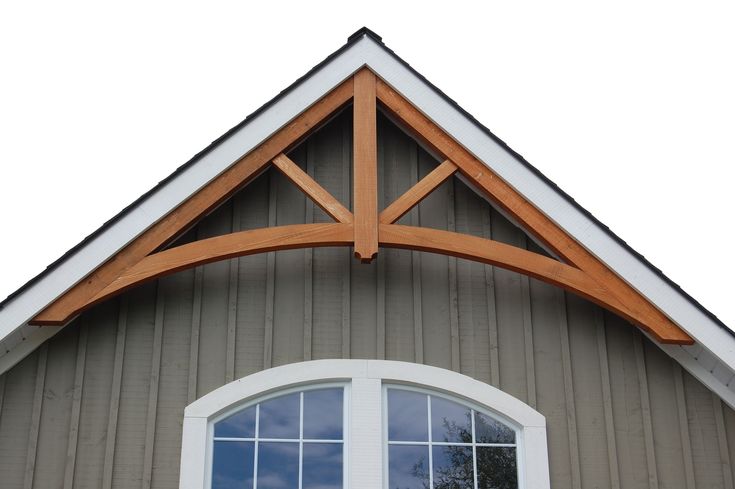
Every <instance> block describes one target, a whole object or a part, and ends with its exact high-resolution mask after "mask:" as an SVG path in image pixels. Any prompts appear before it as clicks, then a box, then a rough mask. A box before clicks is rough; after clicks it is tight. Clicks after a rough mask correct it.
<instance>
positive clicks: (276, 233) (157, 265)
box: [88, 223, 353, 307]
mask: <svg viewBox="0 0 735 489" xmlns="http://www.w3.org/2000/svg"><path fill="white" fill-rule="evenodd" d="M352 243H353V226H352V224H342V223H339V224H334V223H326V224H294V225H291V226H276V227H272V228H261V229H253V230H249V231H240V232H237V233H232V234H226V235H224V236H216V237H214V238H208V239H203V240H201V241H194V242H193V243H188V244H185V245H181V246H177V247H176V248H171V249H168V250H165V251H161V252H159V253H156V254H154V255H150V256H148V257H146V258H144V259H143V260H141V261H140V262H139V263H138V264H136V265H135V266H133V267H132V268H130V269H129V270H126V271H125V272H124V273H123V274H122V275H121V276H120V277H118V278H117V279H116V280H115V281H113V282H112V283H111V284H109V285H108V286H107V287H105V288H104V289H102V290H101V291H100V292H99V293H98V294H97V295H96V296H94V297H93V298H92V300H90V301H89V305H88V307H91V306H92V305H94V304H96V303H98V302H100V301H103V300H105V299H108V298H110V297H112V296H113V295H117V294H119V293H121V292H123V291H125V290H127V289H129V288H131V287H134V286H136V285H140V284H142V283H144V282H148V281H149V280H153V279H155V278H158V277H163V276H165V275H170V274H172V273H174V272H177V271H180V270H185V269H187V268H192V267H195V266H197V265H204V264H206V263H212V262H215V261H220V260H226V259H228V258H235V257H238V256H246V255H254V254H256V253H266V252H269V251H278V250H291V249H295V248H312V247H324V246H350V245H352Z"/></svg>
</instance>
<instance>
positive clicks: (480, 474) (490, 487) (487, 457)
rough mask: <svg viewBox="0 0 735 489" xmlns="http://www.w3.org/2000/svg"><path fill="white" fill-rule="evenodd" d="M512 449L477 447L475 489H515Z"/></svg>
mask: <svg viewBox="0 0 735 489" xmlns="http://www.w3.org/2000/svg"><path fill="white" fill-rule="evenodd" d="M517 487H518V469H517V468H516V449H515V448H513V447H477V489H517Z"/></svg>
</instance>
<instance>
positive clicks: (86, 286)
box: [32, 80, 377, 325]
mask: <svg viewBox="0 0 735 489" xmlns="http://www.w3.org/2000/svg"><path fill="white" fill-rule="evenodd" d="M352 89H353V83H352V80H347V81H346V82H344V83H342V84H341V85H339V86H338V87H336V88H335V89H334V90H332V91H331V92H330V93H329V94H327V95H326V96H324V97H323V98H322V99H321V100H319V101H318V102H316V103H315V104H314V105H312V106H311V107H310V108H309V109H307V110H306V111H305V112H303V113H302V114H301V115H299V116H298V117H296V118H295V119H293V120H292V121H291V122H289V123H288V124H287V125H286V126H284V127H283V128H282V129H280V130H279V131H278V132H276V133H275V134H274V135H272V136H271V137H270V138H268V139H267V140H266V141H265V142H263V143H262V144H261V145H260V146H258V147H257V148H256V149H254V150H252V151H251V152H249V153H248V154H247V155H245V156H243V157H242V158H241V159H240V160H238V161H237V162H235V163H234V164H233V165H232V166H231V167H230V168H229V169H227V170H226V171H225V172H223V173H222V174H220V175H219V176H218V177H217V178H215V179H214V180H212V181H211V182H210V183H209V184H207V185H206V186H205V187H203V188H202V189H201V190H199V191H198V192H197V193H196V194H194V195H193V196H192V197H190V198H189V199H188V200H186V201H185V202H183V203H182V204H181V205H180V206H179V207H177V208H176V209H175V210H173V211H172V212H171V213H169V214H168V215H167V216H166V217H164V218H163V219H161V220H159V221H158V222H157V223H156V224H154V225H153V226H151V227H150V228H149V229H148V230H146V231H145V232H144V233H143V234H142V235H140V236H139V237H138V238H136V239H135V240H134V241H132V242H131V243H130V244H129V245H127V246H126V247H125V248H123V249H122V250H121V251H119V252H118V253H117V254H115V256H113V257H112V258H110V259H109V260H108V261H107V262H106V263H105V264H103V265H101V266H100V267H98V268H97V269H96V270H95V271H93V272H92V273H91V274H89V275H88V276H87V277H85V278H84V279H83V280H82V281H80V282H79V283H78V284H77V285H75V286H74V287H72V288H71V289H70V290H69V291H67V292H66V293H65V294H64V295H62V296H61V297H59V298H58V299H56V300H55V301H54V302H53V303H52V304H50V305H49V306H47V307H46V308H45V309H44V310H43V311H41V312H40V313H39V314H38V315H37V316H36V317H34V318H33V320H32V324H37V325H61V324H65V323H66V322H68V321H69V320H70V319H71V318H72V317H73V316H75V315H77V314H79V313H80V312H81V311H83V310H84V309H87V308H89V307H90V306H91V305H92V304H93V302H92V301H91V300H92V298H94V297H95V296H97V295H99V292H100V291H101V290H103V289H104V288H105V287H107V286H108V285H109V284H110V283H111V282H113V281H114V280H115V279H117V278H118V277H119V276H120V275H121V274H122V273H123V272H124V271H125V270H126V269H128V268H130V267H132V266H134V265H135V264H137V263H138V262H140V260H142V259H143V258H144V257H146V256H148V255H149V254H150V253H152V252H153V251H155V250H156V249H159V248H160V247H162V246H163V245H165V244H166V243H169V242H170V241H171V240H173V239H174V238H176V236H178V235H179V234H180V233H182V232H183V231H185V230H186V229H188V228H189V227H190V226H191V225H192V224H193V223H195V222H196V221H197V220H199V219H200V218H201V217H202V216H204V215H206V214H207V213H208V212H209V211H211V210H212V209H214V208H216V207H217V206H218V205H219V204H221V203H222V202H224V201H225V200H227V199H228V198H229V197H231V196H232V195H233V194H234V193H235V192H236V191H237V190H238V189H240V188H242V187H243V186H245V185H246V184H247V183H248V182H250V181H251V180H252V179H253V178H255V177H256V176H257V175H258V174H259V173H260V172H261V171H262V170H263V169H264V168H265V166H266V165H267V164H268V163H270V162H271V160H273V158H275V157H276V156H277V155H278V154H280V153H282V152H285V151H286V150H287V149H288V148H289V147H291V146H293V145H294V144H295V143H297V142H298V141H300V140H301V139H302V138H304V137H305V136H306V135H307V134H309V132H311V131H312V130H314V129H315V128H316V127H318V126H319V124H321V123H322V122H323V121H324V120H325V119H327V118H328V117H329V116H330V115H331V114H333V113H334V112H336V111H337V110H338V109H340V108H341V107H342V106H344V105H345V104H346V103H347V102H348V101H349V100H350V99H351V98H352ZM373 105H374V103H373ZM376 212H377V210H376Z"/></svg>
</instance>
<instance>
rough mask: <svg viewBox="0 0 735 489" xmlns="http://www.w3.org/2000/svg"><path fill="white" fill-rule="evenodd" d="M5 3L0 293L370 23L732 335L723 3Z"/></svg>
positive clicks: (732, 77) (733, 69) (728, 85)
mask: <svg viewBox="0 0 735 489" xmlns="http://www.w3.org/2000/svg"><path fill="white" fill-rule="evenodd" d="M265 3H266V2H207V3H205V2H202V3H192V2H181V1H179V2H170V3H167V2H152V1H149V2H139V1H126V2H118V3H115V4H112V3H110V2H100V1H96V2H81V1H77V0H67V1H64V2H50V1H48V2H35V1H27V2H2V3H1V4H0V219H1V223H2V228H0V229H1V230H0V299H1V298H4V297H5V296H7V295H8V294H10V293H11V292H13V291H14V290H16V289H17V288H19V287H20V286H21V285H22V284H23V283H25V282H26V281H27V280H29V279H31V278H32V277H33V276H35V275H36V274H38V273H39V272H41V271H42V270H43V269H44V268H45V267H46V266H47V265H48V264H50V263H51V262H53V261H54V260H55V259H56V258H58V257H59V256H61V255H62V254H63V253H64V252H65V251H66V250H68V249H69V248H71V247H72V246H74V245H75V244H76V243H78V242H79V241H81V239H82V238H84V237H85V236H87V235H88V234H90V233H91V232H93V231H94V230H95V229H96V228H98V227H99V226H100V225H102V224H103V223H104V222H105V221H106V220H108V219H110V218H111V217H113V216H114V215H115V214H116V213H118V212H119V211H120V210H122V209H123V208H124V207H125V206H126V205H128V204H129V203H131V202H132V201H133V200H135V199H136V198H137V197H139V196H140V195H142V194H143V193H144V192H145V191H147V190H149V189H150V188H151V187H153V186H154V185H155V184H156V183H157V182H158V181H160V180H161V179H163V178H165V177H166V176H167V175H168V174H170V173H171V172H173V171H174V170H175V169H176V168H177V167H178V166H180V165H181V164H183V163H184V162H186V161H187V160H189V159H190V158H191V157H192V156H193V155H194V154H196V153H197V152H199V151H200V150H202V149H203V148H204V147H205V146H207V145H208V144H209V143H210V142H211V141H213V140H214V139H216V138H217V137H219V136H220V135H222V134H223V133H224V132H225V131H226V130H228V129H229V128H231V127H232V126H234V125H235V124H237V123H238V122H239V121H241V120H242V119H243V118H244V117H245V116H246V115H248V114H249V113H251V112H253V111H254V110H255V109H257V108H258V107H259V106H260V105H262V104H263V103H265V102H267V101H268V100H270V99H271V98H272V97H274V96H275V95H276V94H277V93H278V92H279V91H280V90H282V89H284V88H285V87H287V86H288V85H289V84H290V83H292V82H293V81H294V80H296V79H297V78H298V77H300V76H301V75H303V74H304V73H305V72H306V71H307V70H308V69H310V68H311V67H312V66H314V65H315V64H317V63H318V62H320V61H321V60H322V59H324V58H325V57H326V56H327V55H328V54H330V53H331V52H333V51H334V50H336V49H337V48H339V47H340V46H341V45H342V44H344V42H345V41H346V39H347V36H349V35H350V34H352V33H353V32H354V31H355V30H357V29H358V28H359V27H361V26H363V25H366V26H368V27H370V28H371V29H373V30H374V31H376V32H377V33H378V34H380V35H381V36H383V40H384V41H385V42H386V44H387V45H388V47H390V48H391V49H393V50H394V51H396V53H397V54H398V55H399V56H401V57H403V58H404V59H405V60H406V61H408V62H409V63H410V64H411V65H412V66H413V67H414V68H416V69H417V70H418V71H419V72H420V73H421V74H423V75H424V76H426V77H427V78H428V79H429V80H430V81H431V82H433V83H434V84H435V85H437V86H438V87H439V88H440V89H442V90H443V91H444V92H445V93H446V94H448V95H449V96H450V97H452V98H453V99H455V100H456V101H457V102H458V103H459V104H460V105H461V106H462V107H464V108H465V109H466V110H467V111H469V112H470V113H471V114H473V115H474V116H475V117H476V118H477V119H478V120H479V121H480V122H482V123H483V124H484V125H486V126H487V127H489V128H490V129H491V130H492V131H493V132H494V133H495V134H496V135H497V136H498V137H500V138H501V139H503V140H504V141H505V142H506V143H507V144H508V145H509V146H510V147H512V148H513V149H514V150H516V151H517V152H518V153H520V154H521V155H523V156H524V157H525V158H526V159H527V160H528V161H530V162H531V163H532V164H533V165H535V166H536V167H537V168H538V169H539V170H540V171H541V172H542V173H544V174H545V175H546V176H548V177H549V178H550V179H551V180H552V181H554V182H555V183H556V184H558V185H559V186H560V187H561V188H562V189H563V190H565V191H566V192H567V193H569V194H570V195H571V196H572V197H574V198H575V199H576V200H577V201H578V202H579V203H580V204H581V205H582V206H583V207H585V208H586V209H587V210H589V211H590V212H591V213H592V214H593V215H595V216H596V217H597V218H598V219H600V220H601V221H602V222H603V223H605V224H606V225H608V226H609V227H610V228H611V229H612V230H613V231H614V232H615V233H617V234H618V235H619V236H620V237H621V238H622V239H624V240H625V241H627V242H628V243H629V244H630V245H631V246H632V247H633V248H634V249H636V250H637V251H639V252H640V253H641V254H643V255H644V256H645V257H647V258H648V259H649V260H650V261H651V262H652V263H653V264H654V265H655V266H657V267H659V268H660V269H661V270H663V272H664V273H665V274H666V275H667V276H669V277H670V278H671V279H672V280H674V281H675V282H676V283H678V284H679V285H681V286H682V288H683V289H684V290H686V291H687V292H688V293H690V294H691V295H692V296H693V297H694V298H696V299H697V300H698V301H700V302H701V303H702V304H703V305H704V306H705V307H706V308H708V309H709V310H710V311H712V312H713V313H714V314H716V315H717V316H718V317H719V318H720V319H721V320H723V321H724V322H725V323H726V324H728V325H729V326H730V327H733V328H735V308H733V307H732V302H733V293H735V287H734V286H733V277H734V276H735V263H734V260H733V257H732V254H733V242H734V241H735V240H734V238H735V231H733V218H732V217H731V214H732V213H733V210H735V198H734V197H733V180H732V168H733V166H734V165H735V4H733V2H731V1H728V2H724V1H723V2H715V1H697V2H694V1H691V2H681V1H667V2H650V1H616V2H609V3H606V4H603V3H601V2H589V1H586V2H566V1H555V2H538V3H528V2H502V3H500V2H498V3H495V2H459V1H454V2H448V1H443V2H431V1H422V2H399V1H397V0H393V1H391V2H383V1H374V0H371V1H369V2H346V1H342V2H293V3H289V2H285V1H277V2H271V3H269V4H268V5H264V4H265Z"/></svg>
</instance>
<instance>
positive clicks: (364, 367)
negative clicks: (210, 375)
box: [180, 360, 549, 489]
mask: <svg viewBox="0 0 735 489" xmlns="http://www.w3.org/2000/svg"><path fill="white" fill-rule="evenodd" d="M234 487H238V488H243V489H244V488H247V489H269V488H281V487H288V488H292V489H310V488H317V487H318V488H329V489H332V488H333V489H338V488H349V489H363V488H365V489H367V488H370V489H375V488H380V487H383V488H386V489H388V488H400V489H413V488H416V489H427V488H429V489H449V488H452V489H454V488H457V489H490V488H492V489H496V488H497V489H506V488H509V489H510V488H548V487H549V472H548V455H547V451H546V427H545V420H544V417H543V416H541V415H540V414H539V413H538V412H536V411H535V410H533V409H532V408H531V407H529V406H528V405H526V404H524V403H522V402H521V401H519V400H518V399H515V398H514V397H512V396H509V395H508V394H505V393H504V392H502V391H500V390H498V389H495V388H493V387H491V386H489V385H487V384H484V383H482V382H479V381H476V380H474V379H471V378H469V377H467V376H464V375H461V374H458V373H456V372H451V371H448V370H444V369H440V368H436V367H427V366H424V365H418V364H413V363H404V362H394V361H382V360H317V361H311V362H303V363H297V364H290V365H285V366H282V367H277V368H273V369H269V370H265V371H263V372H259V373H257V374H253V375H250V376H248V377H245V378H242V379H240V380H236V381H234V382H231V383H229V384H227V385H225V386H223V387H221V388H219V389H216V390H215V391H213V392H211V393H209V394H207V395H206V396H204V397H202V398H201V399H199V400H197V401H195V402H194V403H192V404H191V405H189V406H188V407H187V408H186V410H185V413H184V427H183V440H182V458H181V478H180V488H182V489H184V488H185V489H221V488H222V489H224V488H227V489H230V488H234Z"/></svg>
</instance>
